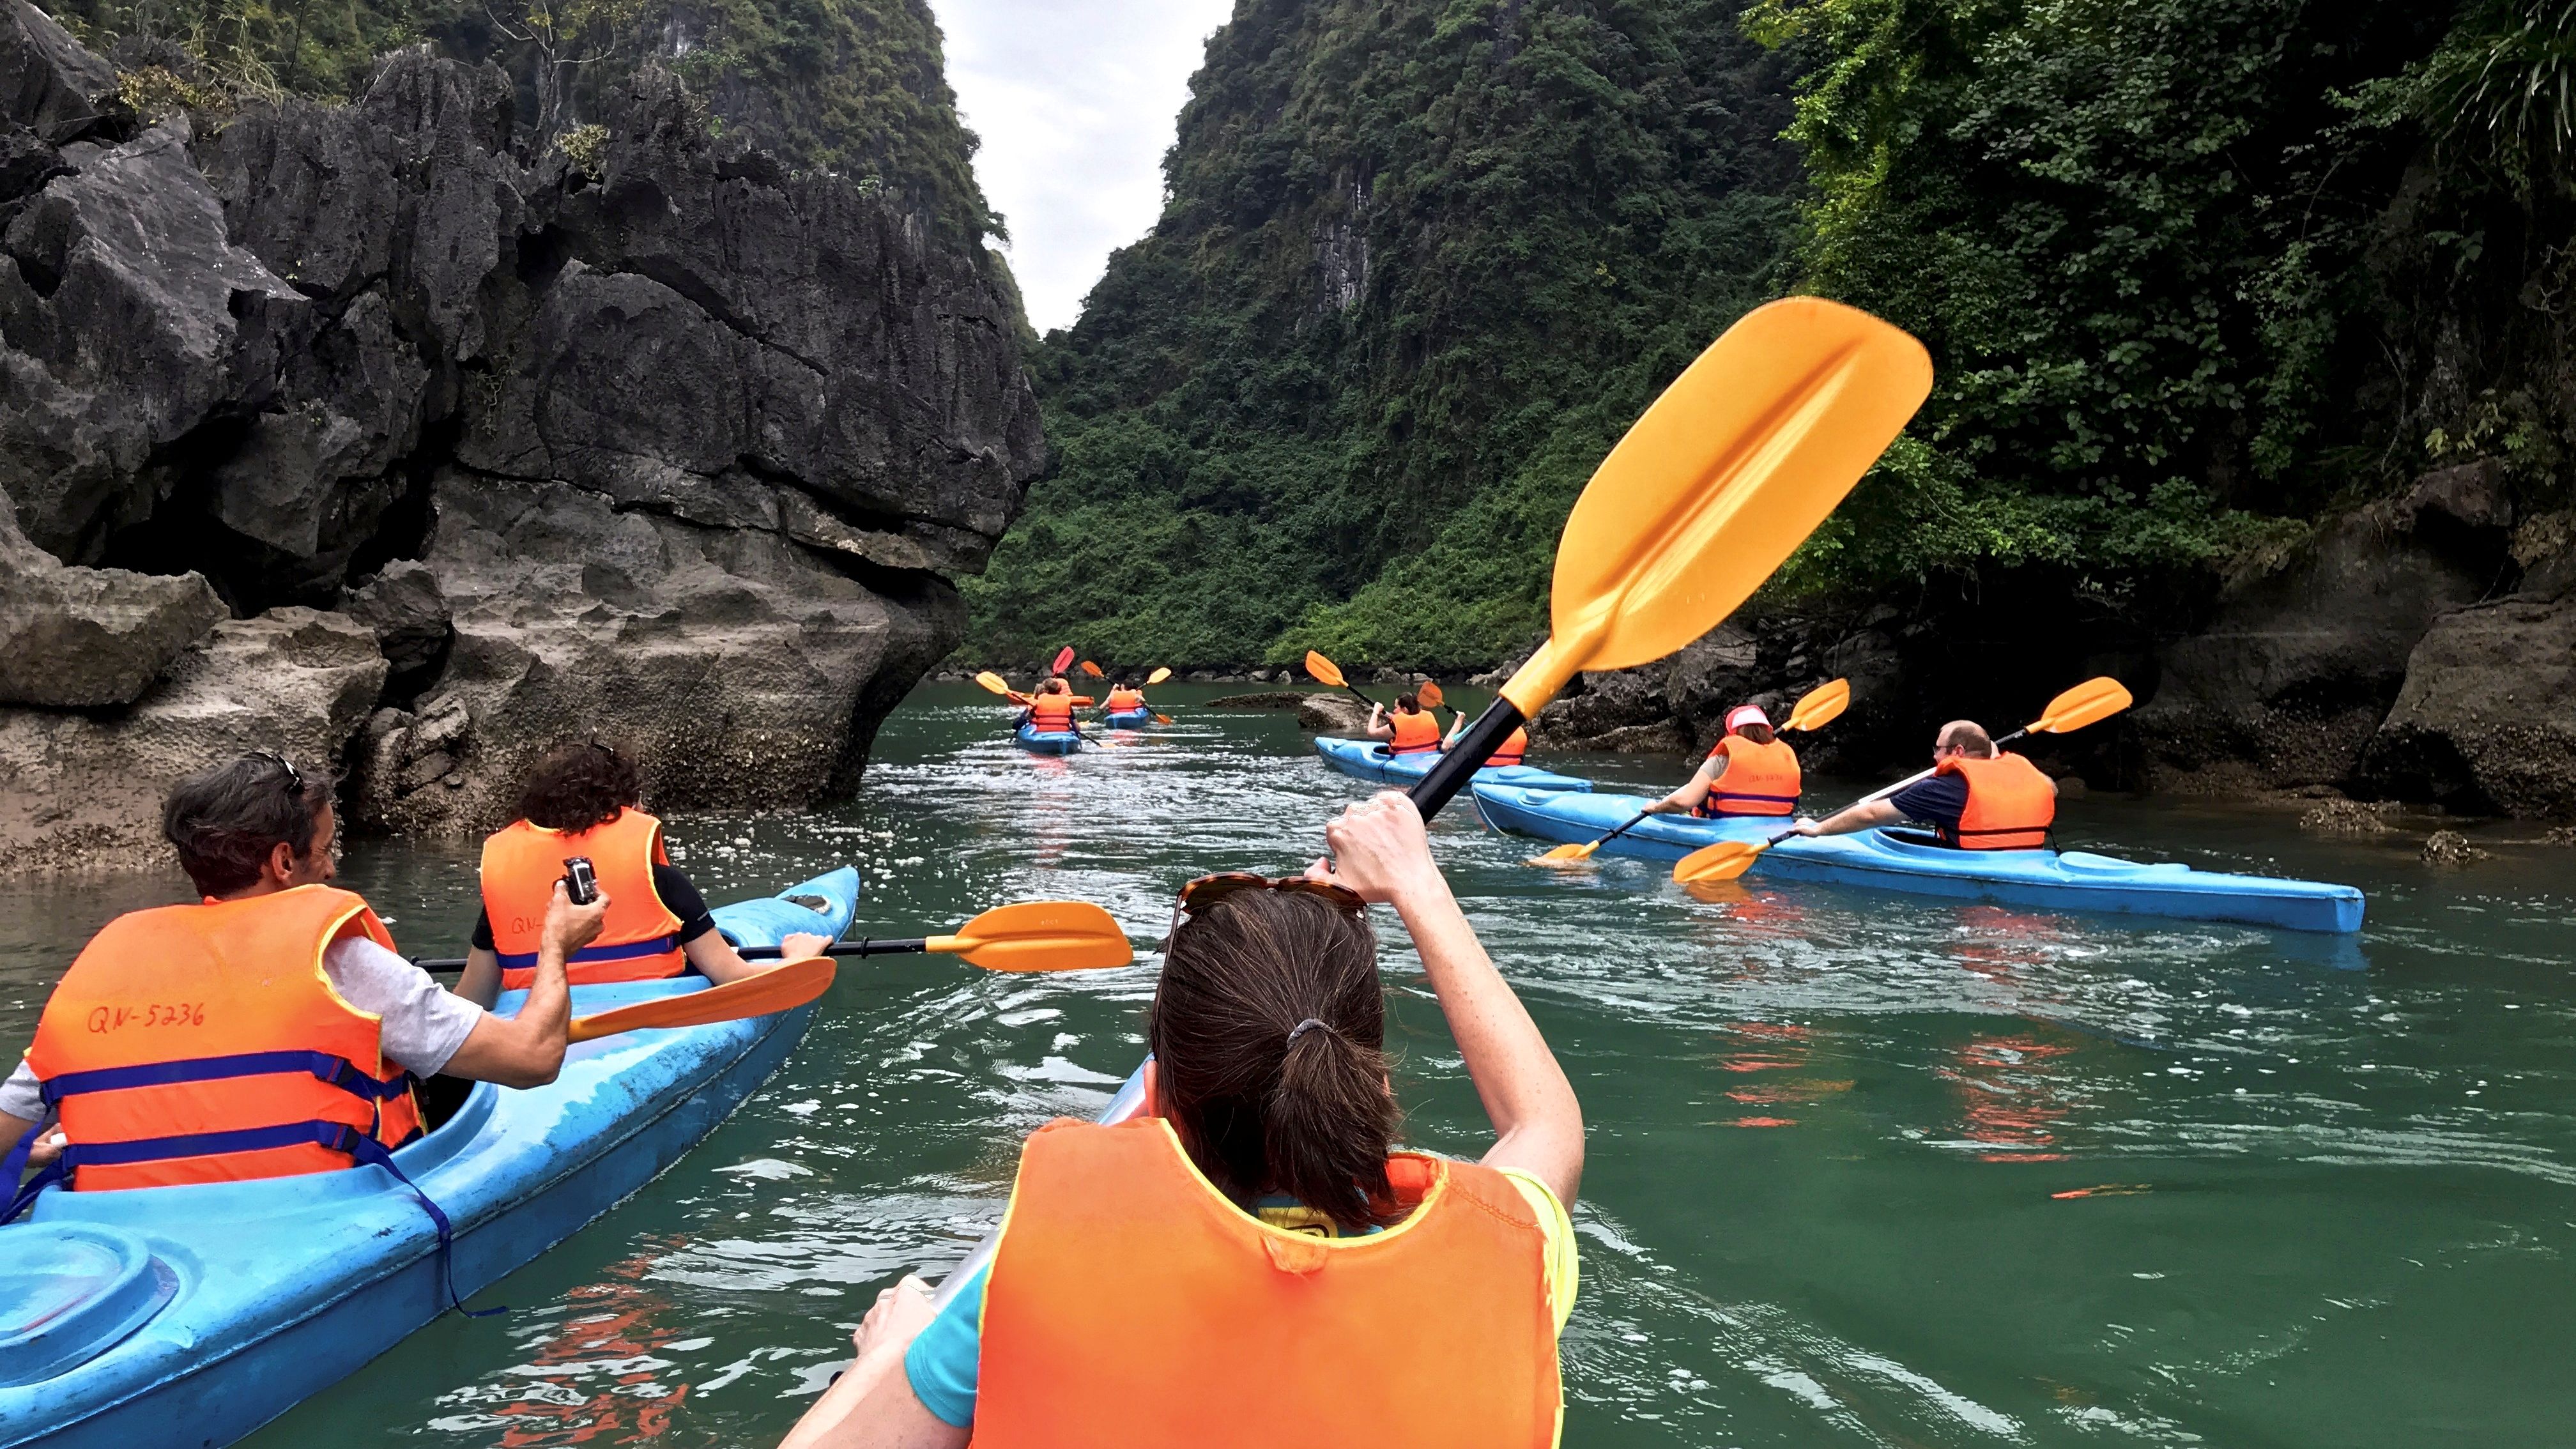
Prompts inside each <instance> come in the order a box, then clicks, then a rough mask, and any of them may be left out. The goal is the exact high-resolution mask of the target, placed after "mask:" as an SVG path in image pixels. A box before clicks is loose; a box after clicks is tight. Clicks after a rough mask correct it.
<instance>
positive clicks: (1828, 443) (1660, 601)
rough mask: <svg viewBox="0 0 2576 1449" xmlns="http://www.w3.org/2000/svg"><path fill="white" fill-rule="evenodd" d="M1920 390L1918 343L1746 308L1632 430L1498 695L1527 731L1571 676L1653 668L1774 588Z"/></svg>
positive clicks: (1793, 301) (1867, 326)
mask: <svg viewBox="0 0 2576 1449" xmlns="http://www.w3.org/2000/svg"><path fill="white" fill-rule="evenodd" d="M1931 391H1932V359H1931V356H1930V354H1928V353H1926V352H1925V351H1924V350H1923V344H1921V343H1919V342H1917V341H1915V340H1914V339H1913V338H1911V337H1909V336H1907V335H1906V334H1905V333H1903V332H1901V331H1899V330H1898V329H1896V328H1894V327H1891V326H1889V325H1888V324H1887V323H1885V322H1882V321H1880V320H1878V319H1877V318H1875V317H1872V316H1870V315H1869V314H1868V313H1866V312H1861V311H1857V310H1855V309H1853V308H1850V307H1846V306H1843V305H1842V304H1841V303H1839V302H1828V301H1826V300H1824V299H1823V298H1821V297H1787V298H1783V299H1781V300H1780V301H1777V302H1772V303H1769V304H1768V305H1765V306H1762V307H1757V308H1755V309H1754V310H1753V311H1752V312H1750V313H1748V314H1746V315H1745V317H1744V318H1743V319H1742V320H1741V321H1739V322H1737V323H1736V324H1735V325H1734V326H1733V327H1730V328H1728V329H1727V331H1726V335H1725V336H1723V337H1720V338H1718V339H1717V341H1716V342H1714V343H1712V344H1710V346H1709V349H1708V350H1707V351H1706V352H1703V353H1701V354H1700V356H1699V359H1698V360H1697V361H1696V362H1693V363H1692V364H1691V365H1690V366H1689V367H1688V368H1687V369H1685V370H1684V371H1683V372H1682V375H1681V376H1680V377H1678V378H1675V379H1674V380H1673V383H1672V386H1670V387H1668V388H1666V389H1665V390H1664V393H1663V396H1661V397H1659V398H1657V399H1655V402H1654V405H1653V406H1651V407H1649V408H1647V409H1646V413H1645V416H1643V417H1641V418H1639V419H1637V422H1636V425H1635V426H1634V427H1631V428H1630V429H1629V430H1628V433H1627V436H1626V437H1623V438H1621V439H1620V440H1619V445H1618V446H1617V447H1615V448H1613V449H1611V450H1610V455H1609V456H1608V457H1606V458H1604V459H1602V460H1601V467H1600V468H1599V469H1598V470H1597V471H1595V472H1594V474H1593V475H1592V481H1591V482H1590V483H1589V484H1587V485H1586V486H1585V488H1584V490H1583V496H1582V497H1581V498H1580V499H1578V500H1577V501H1576V502H1575V505H1574V511H1573V513H1572V514H1571V515H1570V516H1568V517H1567V519H1566V521H1565V532H1564V534H1563V536H1562V537H1561V538H1560V539H1559V540H1558V543H1557V548H1556V574H1555V580H1554V585H1553V588H1552V590H1551V597H1550V602H1549V613H1550V617H1551V621H1552V623H1551V633H1550V637H1549V639H1548V642H1547V644H1546V645H1545V646H1544V647H1542V648H1541V649H1540V650H1539V652H1538V653H1537V654H1536V655H1535V656H1533V657H1532V658H1531V659H1530V661H1529V662H1528V663H1527V664H1524V665H1523V666H1522V667H1521V669H1520V671H1519V672H1518V673H1516V674H1514V675H1513V676H1512V679H1511V682H1510V683H1509V684H1506V685H1505V686H1504V687H1503V695H1504V697H1505V698H1507V699H1509V700H1510V701H1511V702H1512V704H1513V706H1514V707H1515V708H1517V709H1519V711H1520V712H1521V714H1522V715H1523V716H1524V717H1530V716H1535V715H1536V714H1537V713H1538V711H1539V707H1540V706H1542V705H1544V704H1546V703H1547V702H1548V700H1550V699H1552V698H1554V697H1555V695H1556V692H1557V691H1558V690H1559V689H1560V688H1562V687H1563V686H1564V684H1565V682H1566V681H1567V680H1569V679H1571V678H1573V677H1574V675H1575V674H1576V673H1577V672H1579V671H1582V670H1587V669H1594V670H1599V669H1624V668H1628V667H1630V666H1632V665H1638V664H1644V663H1647V662H1649V661H1652V660H1656V659H1661V658H1663V657H1664V656H1665V655H1667V654H1670V653H1672V652H1673V651H1674V650H1676V649H1679V648H1681V647H1682V646H1683V645H1685V644H1688V643H1690V642H1691V641H1692V640H1694V639H1697V638H1698V637H1700V636H1701V635H1702V634H1705V633H1707V632H1708V631H1709V630H1710V629H1712V628H1714V627H1715V626H1716V625H1717V623H1718V621H1719V620H1721V619H1724V618H1725V617H1726V616H1727V615H1728V614H1730V613H1732V612H1734V610H1735V607H1736V606H1737V605H1738V604H1741V603H1743V602H1744V601H1745V599H1747V598H1748V597H1750V596H1751V595H1752V593H1753V591H1754V590H1755V589H1757V588H1759V587H1761V585H1762V581H1763V580H1765V579H1767V578H1769V577H1770V576H1771V571H1772V570H1773V569H1776V568H1778V567H1779V566H1780V564H1781V562H1782V561H1783V560H1785V559H1787V558H1788V557H1789V554H1790V552H1791V551H1792V550H1794V549H1796V548H1797V546H1798V545H1799V544H1800V543H1803V542H1804V541H1805V540H1806V538H1807V535H1808V534H1810V533H1812V532H1814V531H1815V528H1816V525H1817V524H1819V523H1821V522H1823V521H1824V517H1825V515H1826V514H1828V513H1830V512H1832V511H1833V508H1834V505H1835V504H1837V503H1840V502H1841V501H1842V499H1843V495H1844V494H1846V493H1849V492H1850V491H1851V488H1852V485H1853V484H1855V483H1858V482H1859V481H1860V478H1861V475H1862V474H1863V473H1866V472H1868V471H1869V469H1870V466H1871V465H1872V464H1873V463H1876V462H1877V461H1878V456H1879V454H1880V453H1881V452H1883V451H1885V450H1886V448H1887V445H1888V444H1889V443H1890V442H1893V441H1894V440H1895V438H1896V435H1897V433H1898V432H1900V431H1902V430H1903V428H1904V427H1905V423H1906V420H1907V419H1908V418H1911V417H1912V416H1914V410H1915V409H1916V408H1917V407H1919V406H1921V405H1922V402H1923V399H1924V398H1925V397H1926V396H1928V395H1929V394H1930V393H1931Z"/></svg>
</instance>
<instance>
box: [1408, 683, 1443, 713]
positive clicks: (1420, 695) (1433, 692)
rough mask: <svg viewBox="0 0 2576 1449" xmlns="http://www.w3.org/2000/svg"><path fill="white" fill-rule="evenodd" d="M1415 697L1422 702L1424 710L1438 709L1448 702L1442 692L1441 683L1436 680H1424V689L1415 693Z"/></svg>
mask: <svg viewBox="0 0 2576 1449" xmlns="http://www.w3.org/2000/svg"><path fill="white" fill-rule="evenodd" d="M1413 697H1414V698H1415V699H1417V700H1419V701H1421V704H1422V707H1423V708H1424V709H1438V708H1439V707H1440V706H1441V705H1443V704H1446V703H1447V702H1448V699H1447V697H1446V696H1445V695H1443V694H1441V692H1440V681H1439V680H1436V679H1426V680H1424V681H1423V682H1422V687H1421V688H1419V689H1417V690H1415V691H1413Z"/></svg>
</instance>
